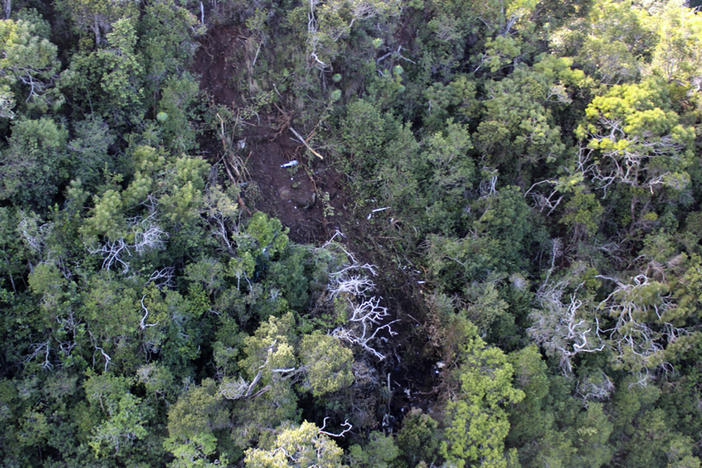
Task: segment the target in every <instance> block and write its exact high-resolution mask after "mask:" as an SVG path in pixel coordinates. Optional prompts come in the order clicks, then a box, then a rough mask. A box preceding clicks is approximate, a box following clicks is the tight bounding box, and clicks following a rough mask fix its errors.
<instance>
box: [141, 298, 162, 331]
mask: <svg viewBox="0 0 702 468" xmlns="http://www.w3.org/2000/svg"><path fill="white" fill-rule="evenodd" d="M145 298H146V296H145V295H144V296H142V297H141V309H142V310H143V311H144V315H143V316H142V317H141V321H140V322H139V328H140V329H142V330H145V329H147V328H148V327H155V326H157V325H158V322H156V323H146V318H147V317H148V316H149V309H147V308H146V305H144V299H145Z"/></svg>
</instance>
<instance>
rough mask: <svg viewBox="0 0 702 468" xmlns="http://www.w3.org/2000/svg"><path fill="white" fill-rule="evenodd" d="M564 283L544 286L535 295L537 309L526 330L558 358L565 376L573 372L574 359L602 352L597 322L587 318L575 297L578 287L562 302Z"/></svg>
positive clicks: (602, 347)
mask: <svg viewBox="0 0 702 468" xmlns="http://www.w3.org/2000/svg"><path fill="white" fill-rule="evenodd" d="M567 286H568V285H567V283H564V282H558V283H555V284H551V283H548V282H547V283H544V284H543V285H542V286H541V288H539V291H538V292H537V300H538V302H539V305H540V309H539V310H536V311H534V312H532V314H531V318H532V320H533V322H534V324H533V325H532V326H531V327H530V328H529V329H528V330H527V332H528V333H529V335H530V336H531V337H532V338H533V339H534V340H536V341H537V342H538V343H539V344H540V345H541V346H542V347H543V348H544V349H545V350H546V352H548V353H549V354H552V355H555V356H558V357H559V358H560V367H561V370H562V371H563V373H564V374H567V375H568V374H571V373H572V371H573V362H572V360H573V358H574V357H575V356H576V355H578V354H581V353H595V352H599V351H602V350H604V348H605V343H604V340H603V339H602V336H601V333H602V330H601V329H600V323H599V319H598V318H597V317H596V316H595V317H588V316H587V315H588V314H587V313H586V312H585V311H584V310H583V301H582V300H581V299H579V298H578V297H577V292H578V289H579V288H580V286H578V287H576V289H575V291H574V292H573V293H572V294H570V295H569V297H568V298H567V299H566V300H565V301H564V300H563V295H564V293H565V291H566V288H567Z"/></svg>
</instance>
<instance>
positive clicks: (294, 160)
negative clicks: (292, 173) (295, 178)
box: [280, 159, 298, 167]
mask: <svg viewBox="0 0 702 468" xmlns="http://www.w3.org/2000/svg"><path fill="white" fill-rule="evenodd" d="M297 164H298V163H297V159H293V160H292V161H289V162H286V163H285V164H281V165H280V167H293V166H297Z"/></svg>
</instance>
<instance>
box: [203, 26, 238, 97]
mask: <svg viewBox="0 0 702 468" xmlns="http://www.w3.org/2000/svg"><path fill="white" fill-rule="evenodd" d="M242 33H243V31H242V30H241V28H238V27H236V26H232V25H223V26H215V27H212V28H210V29H209V30H208V32H207V34H206V35H205V36H203V37H202V38H201V39H200V47H199V48H198V50H197V53H196V54H195V61H194V63H193V69H194V70H195V72H196V73H198V74H199V75H200V89H203V90H206V91H207V92H208V93H209V94H210V95H211V96H212V97H213V98H214V100H215V102H216V103H217V104H223V105H225V106H231V107H235V106H237V105H240V104H241V100H240V99H239V93H238V92H237V89H236V86H234V83H233V82H232V81H231V80H232V78H233V77H235V76H237V72H238V69H237V68H238V67H240V66H243V65H242V64H243V61H241V60H238V58H240V57H238V56H239V55H240V54H241V52H240V51H241V45H242V43H243V41H245V40H246V36H245V35H243V34H242Z"/></svg>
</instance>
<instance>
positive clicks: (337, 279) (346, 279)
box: [327, 245, 397, 361]
mask: <svg viewBox="0 0 702 468" xmlns="http://www.w3.org/2000/svg"><path fill="white" fill-rule="evenodd" d="M339 248H340V249H341V251H342V252H343V253H344V255H345V256H346V262H347V263H346V265H345V266H344V267H343V268H341V269H340V270H338V271H336V272H334V273H332V274H331V275H330V281H329V284H328V286H327V290H328V292H329V295H330V298H331V299H332V300H334V299H336V298H343V299H344V300H345V301H346V303H347V311H348V312H347V314H348V315H347V318H346V320H347V323H346V324H345V325H342V326H340V327H337V328H336V329H334V330H333V331H332V335H333V336H334V337H336V338H339V339H341V340H344V341H347V342H349V343H351V344H354V345H357V346H360V347H361V348H362V349H364V350H365V351H367V352H369V353H371V354H372V355H373V356H375V357H376V358H378V359H379V360H381V361H382V360H383V359H385V355H384V354H383V353H381V352H380V351H379V350H378V344H377V343H378V342H387V341H388V337H387V336H385V335H388V336H390V337H392V336H395V335H397V332H395V331H393V329H392V324H394V323H395V322H397V320H389V319H390V317H391V316H390V313H389V312H388V309H387V308H386V307H383V306H381V305H380V301H381V300H382V298H381V297H377V296H375V295H372V293H373V291H374V290H375V283H374V282H373V280H372V279H371V278H370V276H375V274H376V272H375V267H374V266H373V265H370V264H368V263H364V264H361V263H359V262H358V261H356V259H355V257H354V256H353V255H352V254H351V253H350V252H349V251H347V250H346V249H344V248H343V247H341V246H340V245H339Z"/></svg>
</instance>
